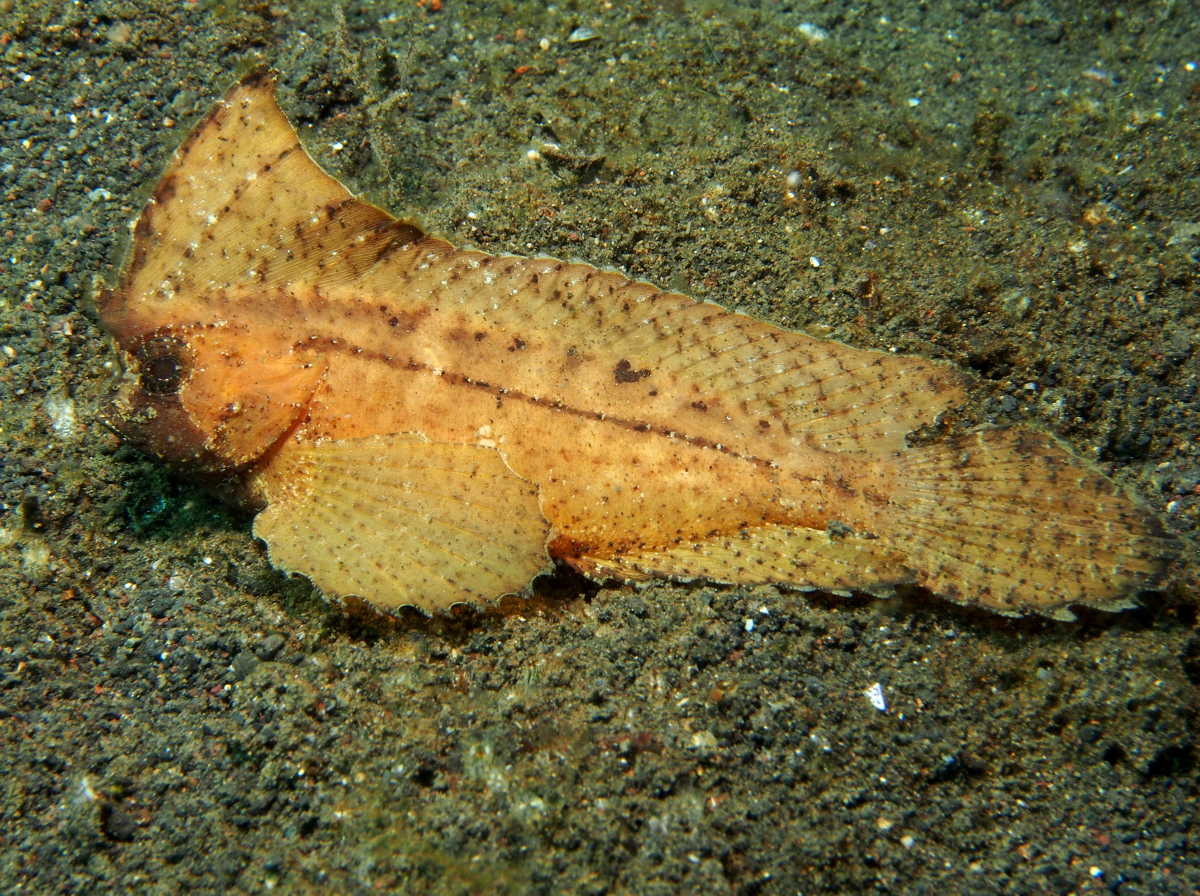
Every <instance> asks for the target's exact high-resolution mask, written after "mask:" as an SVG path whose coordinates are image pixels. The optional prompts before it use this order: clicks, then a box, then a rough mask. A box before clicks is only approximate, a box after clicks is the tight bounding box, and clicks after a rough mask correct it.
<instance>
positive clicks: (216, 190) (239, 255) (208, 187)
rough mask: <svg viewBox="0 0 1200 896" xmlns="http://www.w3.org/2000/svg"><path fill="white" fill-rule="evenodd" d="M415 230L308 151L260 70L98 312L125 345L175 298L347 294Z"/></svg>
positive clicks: (170, 170)
mask: <svg viewBox="0 0 1200 896" xmlns="http://www.w3.org/2000/svg"><path fill="white" fill-rule="evenodd" d="M423 236H424V234H423V233H422V231H421V230H420V229H419V228H417V227H416V226H414V225H412V224H409V223H406V222H402V221H398V220H396V219H395V218H393V217H392V216H391V215H389V214H388V213H387V212H385V211H383V210H382V209H379V208H376V207H375V206H374V205H372V204H371V203H369V202H366V201H365V200H362V199H359V198H356V197H355V196H354V195H353V194H352V193H351V192H350V191H349V190H347V189H346V187H344V186H343V185H342V184H341V183H339V182H338V181H337V180H336V179H335V178H333V177H331V176H330V175H329V174H327V173H325V172H324V171H323V170H322V169H321V168H320V166H319V165H317V163H316V162H314V161H313V160H312V158H310V157H309V155H308V153H307V152H305V150H304V148H303V147H302V146H301V145H300V140H299V137H298V136H297V134H296V131H295V130H294V129H293V128H292V125H291V124H290V123H289V122H288V120H287V117H286V116H285V115H284V114H283V111H282V110H281V109H280V108H279V104H278V103H277V102H276V99H275V76H274V74H273V73H271V72H269V71H267V70H266V69H258V70H256V71H254V72H252V73H250V74H249V75H247V76H245V77H244V78H242V80H241V81H239V82H238V83H237V84H235V85H234V86H233V87H232V88H231V89H230V90H229V92H228V93H227V94H226V95H225V98H224V99H223V100H222V101H221V102H219V103H218V104H217V105H216V106H215V107H214V108H213V109H212V111H211V112H209V113H208V115H207V116H205V117H204V118H203V119H202V120H201V121H200V123H199V124H198V125H196V127H195V128H194V129H193V130H192V132H191V134H190V135H189V136H188V138H187V139H186V140H185V141H184V142H183V145H181V146H180V147H179V149H178V150H177V151H176V152H175V156H174V158H173V159H172V161H171V164H170V165H168V167H167V170H166V171H165V172H164V173H163V176H162V179H161V180H160V181H159V183H158V187H157V188H156V189H155V191H154V194H153V196H151V198H150V200H149V201H148V202H147V203H146V207H145V208H144V209H143V211H142V214H141V217H140V218H139V219H138V221H137V224H136V225H135V226H134V229H133V245H132V248H131V250H130V252H129V255H128V258H127V261H126V264H125V267H124V269H123V270H122V272H121V278H120V282H119V284H118V286H117V288H116V289H115V290H112V291H108V290H105V291H103V292H102V294H101V295H100V297H99V299H98V305H99V309H100V312H101V315H102V316H103V318H104V320H105V322H106V323H107V325H108V326H109V327H110V328H111V329H113V330H114V331H115V332H116V335H118V337H125V336H127V335H129V334H131V333H136V332H138V331H139V328H142V327H144V326H145V323H146V321H148V320H149V319H150V317H151V315H149V314H147V313H146V308H147V306H148V305H149V306H152V307H154V308H155V315H156V317H155V320H156V321H159V322H161V319H162V316H161V315H162V303H164V302H170V301H171V300H172V299H173V298H174V297H175V296H176V295H189V296H195V295H198V294H202V293H208V292H213V291H218V290H222V289H224V288H226V287H230V286H238V285H246V284H254V283H261V284H264V285H270V286H287V285H288V284H290V283H292V282H304V283H308V284H315V283H321V282H348V281H352V280H353V279H355V278H356V277H357V276H358V275H359V274H360V273H361V272H362V271H363V270H365V269H367V268H368V267H370V266H372V265H374V264H376V263H377V262H378V261H379V259H380V257H381V256H382V255H385V254H387V253H388V252H391V251H394V250H395V249H397V248H400V247H403V246H408V245H412V244H414V243H416V242H417V241H419V240H421V239H422V237H423Z"/></svg>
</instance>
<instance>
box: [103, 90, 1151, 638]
mask: <svg viewBox="0 0 1200 896" xmlns="http://www.w3.org/2000/svg"><path fill="white" fill-rule="evenodd" d="M134 237H135V239H134V245H133V248H132V249H131V252H130V256H129V259H128V261H127V263H126V266H125V268H124V271H123V273H122V277H121V281H120V283H119V284H118V286H117V287H116V289H114V290H111V291H104V292H103V293H102V295H101V296H100V299H99V306H100V310H101V314H102V316H103V318H104V321H105V323H106V325H107V327H108V328H109V330H110V331H111V332H112V334H113V335H114V337H115V338H116V340H117V342H118V344H119V345H120V346H121V348H122V349H123V350H124V351H125V352H126V354H127V362H128V364H129V367H130V376H129V380H128V382H127V383H126V385H125V386H124V387H123V389H122V391H121V392H120V394H119V395H118V396H117V397H116V398H115V399H114V401H113V403H112V406H111V408H110V410H109V413H108V417H109V419H110V420H111V422H112V424H113V425H114V426H115V427H116V428H117V429H119V430H120V431H121V432H122V433H124V434H125V435H126V437H127V438H129V439H130V441H132V442H134V443H135V444H137V445H139V446H140V447H142V448H143V449H145V450H147V451H149V452H151V453H153V454H155V455H157V456H159V457H161V458H163V459H164V460H167V461H169V462H171V463H174V464H177V465H179V466H181V467H183V468H185V469H188V470H191V471H193V472H195V473H197V474H198V475H200V476H202V477H203V480H204V481H205V482H206V484H208V485H210V486H211V487H213V488H214V489H215V490H217V491H218V492H220V493H221V494H223V495H226V496H236V498H237V500H239V501H240V502H242V503H244V504H245V505H246V506H247V507H249V508H251V509H253V510H257V511H261V512H260V513H259V515H258V517H257V518H256V520H255V533H256V534H257V535H259V536H260V537H262V538H263V539H264V540H265V541H266V542H267V545H268V548H269V550H270V556H271V560H272V562H273V563H275V564H276V565H277V566H279V567H281V568H283V569H287V570H292V571H296V572H301V573H304V574H305V575H307V576H309V577H310V578H311V579H312V580H313V581H314V582H315V583H316V584H317V585H319V586H320V587H321V588H322V589H323V590H324V591H325V592H326V593H328V594H329V595H331V596H343V595H350V594H355V595H360V596H362V597H364V598H366V599H368V600H370V601H372V602H374V603H375V604H377V605H379V606H381V607H385V608H390V607H397V606H401V605H413V606H418V607H421V608H424V609H427V610H436V609H441V608H446V607H449V606H451V605H452V604H454V603H458V602H472V603H478V602H480V601H486V600H489V599H493V598H496V597H498V596H500V595H502V594H505V593H510V592H519V591H521V590H522V589H524V588H525V586H526V585H527V583H528V581H529V580H530V579H531V578H532V577H533V576H534V575H536V574H537V573H538V571H539V570H542V569H544V568H546V567H547V565H548V564H549V563H550V561H551V560H555V559H556V560H560V561H563V562H566V563H568V564H570V565H572V566H574V567H575V568H577V569H579V570H582V571H583V572H585V573H587V574H589V575H593V576H597V577H615V578H619V579H624V580H638V579H646V578H649V577H655V576H666V577H673V578H685V579H686V578H707V579H713V580H716V581H723V582H742V583H759V582H761V583H767V582H770V583H778V584H783V585H789V586H794V587H801V588H820V589H826V590H848V589H864V590H875V589H880V588H887V587H890V586H893V585H896V584H901V583H908V584H916V585H920V586H923V587H925V588H927V589H929V590H930V591H933V592H935V593H937V594H940V595H943V596H945V597H948V598H950V599H951V600H956V601H959V602H963V603H972V604H979V605H982V606H986V607H989V608H991V609H994V610H997V611H999V612H1005V613H1022V612H1036V613H1042V614H1046V615H1053V616H1059V617H1065V616H1069V610H1068V605H1070V604H1072V603H1078V604H1084V605H1089V606H1095V607H1103V608H1109V609H1114V608H1120V607H1124V606H1128V605H1129V600H1130V598H1131V596H1132V595H1133V594H1134V593H1135V592H1136V591H1137V590H1138V589H1140V588H1143V587H1146V586H1150V585H1152V584H1154V582H1155V580H1156V578H1157V577H1158V575H1159V574H1160V572H1161V569H1162V566H1163V558H1164V556H1165V555H1166V553H1167V552H1168V550H1169V545H1168V543H1167V542H1166V540H1165V539H1163V537H1162V536H1161V535H1160V534H1159V532H1158V530H1157V528H1156V525H1155V523H1154V521H1153V520H1151V519H1150V518H1148V517H1147V516H1146V515H1145V514H1144V513H1143V512H1142V511H1141V510H1139V509H1138V508H1137V507H1135V506H1134V505H1133V504H1132V503H1131V502H1130V501H1129V500H1128V499H1127V498H1126V497H1124V496H1123V495H1122V494H1121V493H1120V492H1119V490H1117V489H1116V487H1115V486H1114V485H1113V484H1112V483H1111V482H1110V481H1108V480H1107V479H1105V478H1104V477H1103V476H1101V475H1100V474H1098V473H1095V472H1093V471H1091V470H1089V469H1087V468H1086V467H1085V466H1084V465H1083V464H1082V463H1080V462H1079V461H1077V460H1076V459H1074V458H1073V457H1072V456H1071V455H1069V454H1068V453H1067V452H1066V451H1064V450H1063V449H1062V448H1061V447H1059V446H1058V445H1057V444H1056V443H1055V442H1054V440H1053V439H1051V438H1050V437H1048V436H1045V435H1043V434H1040V433H1035V432H1032V431H1028V430H1020V429H1009V430H988V431H982V432H978V433H975V434H973V435H970V436H966V437H964V438H961V439H959V440H956V441H954V442H950V443H941V444H933V445H926V446H923V447H921V448H917V449H909V448H907V447H906V444H905V437H906V435H907V434H908V433H910V432H911V431H912V430H913V429H915V428H916V427H918V426H920V425H922V424H924V423H928V422H930V421H932V420H934V419H935V418H936V416H937V415H938V414H939V413H941V412H942V411H943V410H945V409H947V408H949V407H952V406H953V405H955V404H956V403H958V402H960V401H961V400H962V398H963V394H964V393H963V377H962V376H961V374H960V373H958V372H957V371H956V370H955V369H954V368H952V367H950V366H947V365H944V364H939V363H936V362H932V361H928V360H924V359H920V358H912V357H903V356H897V355H891V354H886V353H881V352H872V351H862V350H859V349H854V348H851V347H849V346H846V345H842V344H839V343H834V342H828V341H822V340H817V339H813V338H810V337H808V336H805V335H803V334H798V333H789V332H786V331H783V330H780V329H777V328H775V327H772V326H770V325H768V324H765V323H762V322H759V321H756V320H753V319H751V318H748V317H745V316H742V315H739V314H733V313H730V312H728V311H725V310H724V309H722V308H720V307H718V306H716V305H713V304H710V303H705V302H698V301H695V300H693V299H690V298H688V297H686V296H682V295H678V294H674V293H665V292H661V291H659V290H657V289H655V288H654V287H652V286H649V285H647V284H644V283H638V282H634V281H631V280H628V279H627V278H625V277H623V276H621V275H620V274H617V273H611V272H605V271H600V270H597V269H595V268H593V267H590V266H588V265H585V264H568V263H565V262H561V261H557V260H554V259H544V258H541V259H539V258H518V257H504V258H495V257H490V256H486V255H483V254H482V253H479V252H474V251H467V250H461V249H457V248H455V247H453V246H451V245H450V244H448V243H446V242H444V241H442V240H438V239H434V238H432V237H429V236H426V235H424V234H423V233H422V232H421V231H420V230H419V229H417V228H416V227H414V226H413V225H411V224H408V223H404V222H401V221H397V220H396V219H394V218H392V217H391V216H390V215H388V214H387V213H386V212H384V211H382V210H380V209H378V208H376V207H374V206H372V205H370V204H369V203H366V202H364V201H362V200H360V199H357V198H355V197H354V196H352V195H351V194H350V193H349V192H348V191H347V190H346V189H345V188H344V187H343V186H342V185H341V184H339V183H338V182H337V181H336V180H334V179H333V178H332V177H330V176H329V175H327V174H326V173H325V172H323V171H322V170H321V169H320V168H319V167H318V166H317V165H316V164H315V163H314V162H313V161H312V160H311V159H310V158H309V157H308V156H307V154H306V153H305V152H304V151H303V148H302V147H301V146H300V144H299V141H298V138H297V136H296V134H295V131H294V130H293V129H292V127H291V125H290V124H289V123H288V121H287V119H286V118H285V117H284V115H283V113H282V112H281V111H280V109H279V107H278V105H277V104H276V102H275V98H274V84H273V80H272V79H271V78H270V77H269V76H268V75H266V74H264V73H261V72H258V73H255V74H253V75H251V76H250V77H248V78H246V79H244V80H243V81H242V82H241V83H239V84H238V85H236V86H235V87H234V88H233V89H232V90H231V91H230V92H229V94H228V95H227V96H226V98H225V100H224V101H223V102H222V103H220V104H219V105H218V106H217V107H216V109H214V111H213V112H212V113H210V114H209V116H208V117H207V118H205V119H204V120H203V121H202V122H201V123H200V124H199V125H198V126H197V127H196V129H195V131H194V132H193V133H192V135H191V136H190V137H189V138H188V139H187V141H186V142H185V143H184V144H183V146H182V147H181V148H180V150H179V152H178V153H177V155H176V158H175V160H174V161H173V162H172V164H171V165H170V166H169V167H168V169H167V171H166V172H165V173H164V174H163V176H162V180H161V182H160V184H159V186H158V188H157V189H156V190H155V192H154V195H153V198H152V199H151V200H150V202H149V203H148V205H147V206H146V209H145V211H144V212H143V214H142V217H141V219H140V220H139V222H138V224H137V226H136V227H135V229H134ZM147 347H149V348H147ZM150 349H152V351H151V350H150Z"/></svg>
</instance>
